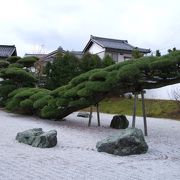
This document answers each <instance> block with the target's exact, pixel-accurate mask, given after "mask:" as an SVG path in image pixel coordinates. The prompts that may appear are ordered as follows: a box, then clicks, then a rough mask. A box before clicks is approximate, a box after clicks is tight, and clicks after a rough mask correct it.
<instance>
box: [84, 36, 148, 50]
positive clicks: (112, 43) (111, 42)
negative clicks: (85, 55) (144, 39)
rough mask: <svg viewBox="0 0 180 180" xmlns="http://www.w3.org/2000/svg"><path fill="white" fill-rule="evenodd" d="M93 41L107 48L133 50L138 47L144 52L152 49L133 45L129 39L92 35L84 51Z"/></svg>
mask: <svg viewBox="0 0 180 180" xmlns="http://www.w3.org/2000/svg"><path fill="white" fill-rule="evenodd" d="M93 43H96V44H98V45H99V46H101V47H103V48H106V49H115V50H125V51H132V50H133V49H134V48H137V49H138V50H139V51H140V52H142V53H150V52H151V51H150V49H144V48H138V47H135V46H132V45H131V44H129V43H128V41H127V40H120V39H110V38H103V37H97V36H92V35H91V38H90V40H89V42H88V43H87V45H86V47H85V48H84V50H83V52H86V51H87V50H88V49H89V48H90V47H91V46H92V44H93Z"/></svg>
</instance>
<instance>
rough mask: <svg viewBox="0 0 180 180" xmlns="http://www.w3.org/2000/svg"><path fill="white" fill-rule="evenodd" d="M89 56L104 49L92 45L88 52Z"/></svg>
mask: <svg viewBox="0 0 180 180" xmlns="http://www.w3.org/2000/svg"><path fill="white" fill-rule="evenodd" d="M88 51H89V52H90V53H91V54H98V53H100V52H103V51H105V48H102V47H101V46H99V45H98V44H95V43H93V44H92V46H91V47H90V48H89V50H88Z"/></svg>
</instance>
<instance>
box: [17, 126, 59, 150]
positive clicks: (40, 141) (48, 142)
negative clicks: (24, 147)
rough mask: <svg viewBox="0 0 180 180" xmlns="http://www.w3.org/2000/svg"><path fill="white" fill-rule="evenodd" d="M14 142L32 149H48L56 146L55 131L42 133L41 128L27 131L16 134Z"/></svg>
mask: <svg viewBox="0 0 180 180" xmlns="http://www.w3.org/2000/svg"><path fill="white" fill-rule="evenodd" d="M16 140H17V141H18V142H20V143H24V144H28V145H31V146H33V147H40V148H50V147H54V146H56V144H57V131H56V130H51V131H48V132H43V130H42V128H34V129H29V130H26V131H23V132H19V133H17V135H16Z"/></svg>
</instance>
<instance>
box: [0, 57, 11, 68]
mask: <svg viewBox="0 0 180 180" xmlns="http://www.w3.org/2000/svg"><path fill="white" fill-rule="evenodd" d="M8 66H9V62H8V61H6V60H2V59H0V68H7V67H8Z"/></svg>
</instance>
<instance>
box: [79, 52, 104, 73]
mask: <svg viewBox="0 0 180 180" xmlns="http://www.w3.org/2000/svg"><path fill="white" fill-rule="evenodd" d="M101 67H102V62H101V58H100V57H99V56H98V55H93V54H90V53H85V54H84V55H83V57H82V59H81V65H80V68H81V72H82V73H84V72H87V71H90V70H91V69H95V68H101Z"/></svg>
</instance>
